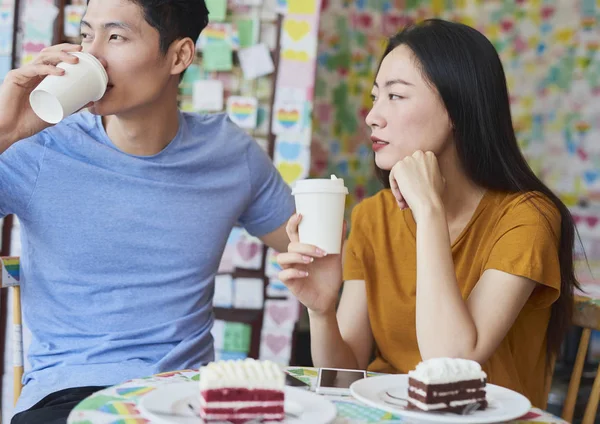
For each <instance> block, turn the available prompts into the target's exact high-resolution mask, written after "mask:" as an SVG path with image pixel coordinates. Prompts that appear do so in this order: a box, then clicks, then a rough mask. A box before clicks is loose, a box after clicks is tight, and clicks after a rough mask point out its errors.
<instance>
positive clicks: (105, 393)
mask: <svg viewBox="0 0 600 424" xmlns="http://www.w3.org/2000/svg"><path fill="white" fill-rule="evenodd" d="M288 372H289V373H290V374H292V375H294V376H297V377H299V378H300V379H301V380H303V381H305V382H306V383H309V384H310V385H311V387H314V386H315V383H316V379H317V370H316V369H314V368H299V367H291V368H289V369H288ZM198 380H199V375H198V371H197V370H185V371H175V372H169V373H164V374H158V375H154V376H151V377H147V378H142V379H136V380H131V381H128V382H126V383H123V384H119V385H117V386H112V387H109V388H107V389H105V390H102V391H100V392H98V393H95V394H93V395H92V396H90V397H88V398H87V399H85V400H83V401H82V402H81V403H80V404H79V405H77V407H75V409H74V410H73V411H72V412H71V414H70V415H69V419H68V421H67V423H68V424H145V423H150V421H149V420H147V419H145V418H144V417H143V416H142V415H141V413H140V411H139V409H138V406H137V405H138V403H139V402H140V400H141V399H142V397H143V396H145V395H147V394H148V393H150V392H152V391H153V390H155V389H156V388H157V387H158V386H160V385H162V384H167V383H175V382H182V381H198ZM328 397H329V398H330V399H331V400H332V401H333V402H334V403H335V406H336V407H337V411H338V413H337V418H336V420H335V421H334V423H335V424H354V423H378V422H385V423H387V424H392V423H405V424H406V423H414V422H415V421H414V420H408V419H406V418H402V417H399V416H394V415H392V414H390V413H388V412H385V411H381V410H379V409H376V408H371V407H368V406H365V405H362V404H361V403H360V402H358V401H356V400H354V399H353V398H351V397H339V396H328ZM515 422H516V423H528V424H532V423H565V421H562V420H560V419H558V418H556V417H554V416H552V415H550V414H548V413H546V412H544V411H541V410H539V409H532V410H531V411H530V412H529V413H528V414H527V415H526V416H524V417H522V418H521V419H520V420H518V421H515Z"/></svg>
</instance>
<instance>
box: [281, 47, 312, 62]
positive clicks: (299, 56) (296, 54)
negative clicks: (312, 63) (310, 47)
mask: <svg viewBox="0 0 600 424" xmlns="http://www.w3.org/2000/svg"><path fill="white" fill-rule="evenodd" d="M281 57H283V58H284V59H285V60H292V61H295V62H308V61H309V60H310V58H309V57H308V53H306V52H303V51H298V50H291V49H287V50H284V51H283V53H282V54H281Z"/></svg>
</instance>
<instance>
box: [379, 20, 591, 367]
mask: <svg viewBox="0 0 600 424" xmlns="http://www.w3.org/2000/svg"><path fill="white" fill-rule="evenodd" d="M401 45H406V46H407V47H409V48H410V49H411V50H412V52H413V53H414V56H415V58H416V59H417V61H418V64H419V65H420V67H421V71H422V74H423V76H424V78H425V79H426V80H427V81H428V82H429V83H430V84H432V85H433V86H434V87H435V88H436V89H437V91H438V93H439V95H440V98H441V100H442V101H443V103H444V106H445V107H446V110H447V112H448V115H449V117H450V120H451V121H452V123H453V125H454V141H455V143H456V150H457V152H458V157H459V159H460V161H461V164H462V167H463V169H464V170H465V171H466V173H467V175H468V176H469V177H470V178H471V180H473V181H474V182H475V183H477V184H478V185H480V186H481V187H484V188H486V189H489V190H498V191H504V192H513V193H514V192H532V191H536V192H540V193H543V194H544V195H545V196H547V197H548V198H549V199H550V200H551V201H552V202H553V203H554V205H556V208H558V210H559V211H560V215H561V218H562V219H561V228H560V235H557V236H559V237H560V244H559V252H558V255H559V262H560V280H561V287H560V297H559V298H558V300H557V301H556V302H555V303H554V304H553V305H552V312H551V316H550V323H549V325H548V330H547V353H548V354H549V355H553V354H556V353H557V352H558V350H559V348H560V345H561V342H562V338H563V336H564V334H565V332H566V331H567V329H568V326H569V325H570V320H571V314H572V309H573V291H574V288H575V287H579V284H578V282H577V279H576V277H575V272H574V269H573V247H574V241H575V224H574V221H573V218H572V216H571V213H570V212H569V210H568V209H567V207H566V206H565V205H564V203H563V202H562V201H561V200H560V199H559V198H558V197H557V196H556V195H555V194H554V193H553V192H552V191H551V190H550V189H549V188H548V187H547V186H546V185H545V184H544V183H543V182H542V181H540V179H539V178H538V177H536V175H535V174H534V173H533V171H532V170H531V168H530V167H529V165H528V164H527V162H526V161H525V158H524V157H523V155H522V153H521V151H520V149H519V146H518V144H517V139H516V137H515V132H514V129H513V124H512V118H511V114H510V104H509V98H508V89H507V87H506V77H505V75H504V70H503V67H502V62H501V61H500V58H499V56H498V53H497V52H496V49H495V48H494V46H493V45H492V43H490V41H489V40H488V39H487V38H486V37H485V36H484V35H483V34H481V33H480V32H478V31H477V30H475V29H473V28H471V27H469V26H466V25H462V24H458V23H452V22H447V21H443V20H439V19H429V20H426V21H424V22H422V23H419V24H415V25H412V26H410V27H407V28H406V29H404V30H403V31H401V32H400V33H399V34H397V35H395V36H393V37H391V38H390V40H389V43H388V46H387V49H386V50H385V53H384V55H383V57H385V56H387V54H388V53H390V52H391V51H392V50H394V49H395V48H396V47H398V46H401ZM376 173H377V175H378V177H379V179H380V181H381V182H382V183H383V184H384V186H385V187H387V188H389V180H388V176H389V171H385V170H382V169H380V168H377V167H376Z"/></svg>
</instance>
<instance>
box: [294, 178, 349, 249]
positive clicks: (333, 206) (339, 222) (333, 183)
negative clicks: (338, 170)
mask: <svg viewBox="0 0 600 424" xmlns="http://www.w3.org/2000/svg"><path fill="white" fill-rule="evenodd" d="M292 194H293V195H294V199H295V201H296V213H299V214H300V215H302V221H300V225H299V227H298V233H299V234H298V235H299V237H300V243H303V244H311V245H314V246H316V247H318V248H319V249H321V250H323V251H325V252H326V253H327V254H339V253H341V247H342V231H343V229H344V209H345V206H346V195H347V194H348V189H347V188H346V187H345V186H344V180H343V179H341V178H336V177H335V175H332V176H331V179H320V178H314V179H306V180H298V181H296V183H295V184H294V188H293V190H292Z"/></svg>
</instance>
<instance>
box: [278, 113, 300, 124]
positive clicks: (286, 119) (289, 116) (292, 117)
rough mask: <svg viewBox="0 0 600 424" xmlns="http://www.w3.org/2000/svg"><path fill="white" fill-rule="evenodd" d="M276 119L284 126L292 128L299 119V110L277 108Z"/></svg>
mask: <svg viewBox="0 0 600 424" xmlns="http://www.w3.org/2000/svg"><path fill="white" fill-rule="evenodd" d="M277 121H278V122H279V124H280V125H281V126H282V127H284V128H287V129H289V128H292V127H294V126H296V125H297V124H298V122H299V121H300V112H298V111H297V110H285V109H279V110H278V111H277Z"/></svg>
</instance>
